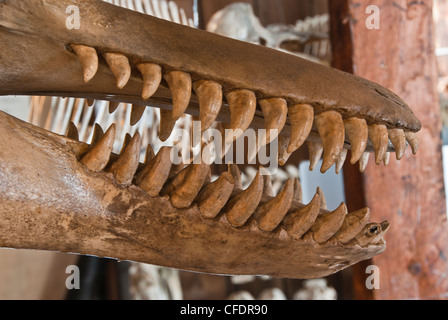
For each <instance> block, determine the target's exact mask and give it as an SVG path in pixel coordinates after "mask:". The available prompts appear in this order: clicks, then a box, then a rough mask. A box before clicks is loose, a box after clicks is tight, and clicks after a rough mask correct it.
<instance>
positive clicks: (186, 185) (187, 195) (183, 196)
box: [169, 162, 209, 209]
mask: <svg viewBox="0 0 448 320" xmlns="http://www.w3.org/2000/svg"><path fill="white" fill-rule="evenodd" d="M184 171H185V173H184ZM208 173H209V166H208V165H207V164H206V163H205V162H202V163H201V164H191V165H189V166H188V167H187V168H185V169H184V170H182V171H181V172H180V173H179V174H178V175H177V176H176V178H174V180H173V181H172V189H171V191H170V192H169V194H170V197H171V203H172V204H173V206H174V207H176V208H178V209H183V208H188V207H189V206H190V205H191V204H192V202H193V201H194V199H196V197H197V196H198V193H199V191H200V190H201V189H202V187H203V186H204V183H205V180H206V178H207V176H208ZM178 177H179V179H178Z"/></svg>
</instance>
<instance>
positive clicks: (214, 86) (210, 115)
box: [193, 80, 223, 132]
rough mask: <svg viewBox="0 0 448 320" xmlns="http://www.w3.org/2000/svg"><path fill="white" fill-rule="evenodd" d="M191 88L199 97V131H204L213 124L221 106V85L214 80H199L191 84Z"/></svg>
mask: <svg viewBox="0 0 448 320" xmlns="http://www.w3.org/2000/svg"><path fill="white" fill-rule="evenodd" d="M193 89H194V91H195V93H196V95H197V96H198V99H199V109H200V116H199V118H200V120H201V132H204V131H205V130H207V129H208V128H210V126H211V125H212V124H213V122H214V121H215V120H216V118H217V117H218V114H219V111H221V107H222V99H223V93H222V86H221V85H220V84H219V83H217V82H214V81H208V80H199V81H196V82H195V83H194V85H193Z"/></svg>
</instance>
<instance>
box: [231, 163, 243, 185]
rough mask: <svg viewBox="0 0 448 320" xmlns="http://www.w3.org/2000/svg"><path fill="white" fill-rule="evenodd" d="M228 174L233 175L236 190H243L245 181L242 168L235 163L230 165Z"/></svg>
mask: <svg viewBox="0 0 448 320" xmlns="http://www.w3.org/2000/svg"><path fill="white" fill-rule="evenodd" d="M228 168H229V170H228V172H229V173H230V174H231V175H232V177H233V179H234V181H235V182H234V184H235V188H236V189H240V190H243V181H242V179H241V172H240V168H238V165H236V164H234V163H230V164H229V165H228Z"/></svg>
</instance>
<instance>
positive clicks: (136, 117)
mask: <svg viewBox="0 0 448 320" xmlns="http://www.w3.org/2000/svg"><path fill="white" fill-rule="evenodd" d="M145 110H146V106H138V105H135V104H133V105H132V111H131V126H135V125H136V124H137V123H138V122H139V121H140V119H141V118H142V116H143V114H144V113H145Z"/></svg>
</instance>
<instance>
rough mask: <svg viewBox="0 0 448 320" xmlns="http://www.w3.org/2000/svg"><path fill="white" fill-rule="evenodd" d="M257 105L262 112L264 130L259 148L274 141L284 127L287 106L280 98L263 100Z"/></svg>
mask: <svg viewBox="0 0 448 320" xmlns="http://www.w3.org/2000/svg"><path fill="white" fill-rule="evenodd" d="M259 103H260V107H261V110H262V111H263V116H264V124H265V129H266V134H265V135H264V136H263V138H262V142H261V146H265V145H267V144H269V143H271V142H272V141H273V140H275V139H276V138H277V137H278V135H279V133H280V132H281V131H282V129H283V127H284V126H285V124H286V115H287V114H288V104H287V103H286V100H285V99H281V98H272V99H263V100H260V101H259ZM271 130H272V131H271Z"/></svg>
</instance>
